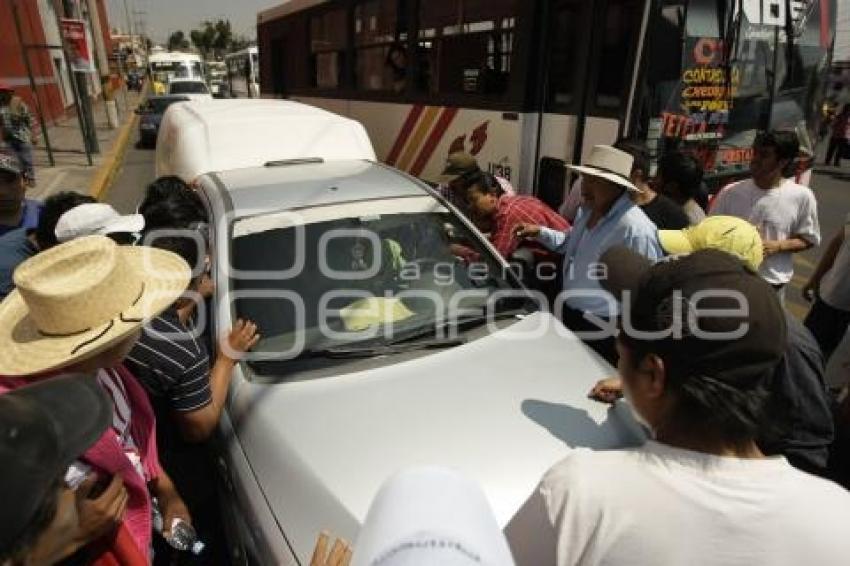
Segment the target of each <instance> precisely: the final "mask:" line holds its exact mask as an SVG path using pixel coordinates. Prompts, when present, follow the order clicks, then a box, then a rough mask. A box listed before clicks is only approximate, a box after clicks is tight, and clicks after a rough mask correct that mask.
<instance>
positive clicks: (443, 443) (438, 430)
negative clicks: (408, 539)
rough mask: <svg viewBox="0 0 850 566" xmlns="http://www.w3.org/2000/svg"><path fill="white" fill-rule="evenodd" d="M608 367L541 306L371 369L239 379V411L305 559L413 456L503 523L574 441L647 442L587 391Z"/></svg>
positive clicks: (355, 519)
mask: <svg viewBox="0 0 850 566" xmlns="http://www.w3.org/2000/svg"><path fill="white" fill-rule="evenodd" d="M613 373H614V370H613V368H612V367H611V366H610V365H608V364H607V363H606V362H605V361H603V360H602V358H600V357H599V356H598V355H597V354H595V353H594V352H592V351H591V350H590V349H588V348H587V347H586V346H584V345H583V344H582V343H581V341H579V340H578V338H576V337H575V336H574V335H573V334H572V333H571V332H569V331H568V330H566V329H565V328H564V327H563V326H562V325H561V323H560V322H558V321H557V320H556V319H555V318H554V317H552V316H551V315H549V314H548V313H536V314H533V315H530V316H527V317H525V318H524V319H523V320H520V321H518V322H516V323H514V324H512V325H510V326H509V327H507V328H503V329H501V330H498V331H496V332H493V333H491V334H488V335H486V336H484V337H482V338H479V339H477V340H474V341H471V342H469V343H467V344H464V345H462V346H458V347H455V348H452V349H449V350H442V351H439V352H437V353H434V354H430V355H426V356H423V357H419V358H416V359H413V360H408V361H404V362H401V363H397V364H392V365H385V366H383V367H377V368H374V369H370V370H368V371H360V372H356V373H348V374H344V375H338V376H334V377H328V378H321V379H317V380H313V381H302V382H292V383H283V384H275V385H259V384H253V383H249V382H246V381H243V380H241V379H240V380H239V384H238V385H237V386H235V388H234V391H233V392H234V396H233V397H232V399H231V406H230V413H231V419H232V420H233V422H234V424H235V425H236V431H237V436H238V437H239V440H240V442H241V444H242V447H243V449H244V451H245V453H246V455H247V457H248V459H249V461H250V463H251V467H252V468H253V470H254V473H255V475H256V478H257V480H258V482H259V484H260V486H261V488H262V489H263V491H264V494H265V496H266V499H267V501H268V503H269V505H270V506H271V510H272V512H273V513H274V514H275V517H276V519H277V521H278V523H279V525H280V526H281V529H282V530H283V532H284V535H285V536H286V538H287V540H288V541H289V544H290V545H291V546H292V548H293V549H294V550H295V552H296V554H297V555H298V557H299V558H300V559H301V560H302V561H307V560H309V556H310V553H311V552H312V550H313V545H314V542H315V539H316V535H317V534H318V533H319V532H320V531H321V530H323V529H328V530H331V531H332V532H333V533H334V534H335V535H338V536H345V537H349V540H354V538H355V537H356V534H357V530H358V528H359V526H360V524H362V521H363V519H364V518H365V515H366V512H367V511H368V508H369V504H370V502H371V500H372V498H373V496H374V495H375V493H376V492H377V490H378V488H379V487H380V485H381V484H382V482H383V481H384V480H385V479H386V478H387V477H388V476H390V475H391V474H393V473H395V472H397V471H399V470H401V469H403V468H406V467H410V466H415V465H426V464H435V465H442V466H447V467H450V468H453V469H456V470H459V471H460V472H461V473H463V474H465V475H466V476H468V477H470V478H472V479H474V480H475V481H477V482H478V483H479V484H480V485H481V487H482V488H483V489H484V492H485V493H486V495H487V497H488V499H489V501H490V504H491V505H492V507H493V510H494V512H495V514H496V517H497V519H498V521H499V524H500V525H501V526H502V527H504V526H505V525H506V524H507V523H508V522H509V521H510V519H511V518H512V517H513V515H514V514H515V513H516V511H517V510H518V509H519V507H520V506H521V505H522V504H523V503H524V502H525V500H526V499H527V498H528V496H529V495H530V494H531V493H532V491H533V490H534V488H535V486H536V485H537V483H538V482H539V480H540V479H541V477H542V475H543V473H544V472H545V471H546V470H547V469H548V468H549V467H551V466H552V465H553V464H555V463H556V462H557V461H559V460H560V459H561V458H563V457H564V456H565V455H566V454H567V453H568V451H569V450H570V448H571V447H578V446H587V447H593V448H612V447H619V446H625V445H634V444H637V443H639V442H641V440H642V432H641V430H640V428H639V427H638V425H637V424H636V423H635V422H634V420H633V419H632V418H631V414H630V411H629V409H628V407H626V406H623V404H618V405H617V406H615V407H608V406H606V405H603V404H601V403H597V402H594V401H591V400H589V399H588V398H587V393H588V391H589V390H590V389H591V387H592V386H593V385H594V384H595V383H596V382H597V381H598V380H599V379H602V378H605V377H609V376H611V375H612V374H613Z"/></svg>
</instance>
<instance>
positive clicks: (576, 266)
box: [517, 145, 664, 365]
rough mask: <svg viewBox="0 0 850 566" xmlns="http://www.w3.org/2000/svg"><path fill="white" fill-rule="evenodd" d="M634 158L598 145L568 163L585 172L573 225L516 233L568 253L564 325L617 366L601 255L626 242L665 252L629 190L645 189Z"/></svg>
mask: <svg viewBox="0 0 850 566" xmlns="http://www.w3.org/2000/svg"><path fill="white" fill-rule="evenodd" d="M632 163H633V157H632V156H631V155H629V154H628V153H626V152H624V151H621V150H619V149H616V148H613V147H611V146H606V145H597V146H595V147H594V148H593V149H592V150H591V152H590V155H589V156H588V159H587V162H586V164H585V165H584V166H569V167H570V169H573V170H575V171H578V172H579V173H581V175H582V188H581V191H582V198H583V200H584V204H583V205H582V207H581V208H580V209H579V212H578V215H577V216H576V220H575V223H574V224H573V228H572V230H570V231H568V232H557V231H555V230H551V229H549V228H545V227H540V226H535V225H529V224H526V225H522V226H519V227H517V235H519V236H524V237H529V238H535V239H536V240H537V241H538V242H540V243H541V244H543V245H544V246H546V247H547V248H549V249H550V250H552V251H553V252H556V253H560V254H563V255H564V289H563V291H562V292H561V294H560V296H559V300H558V301H557V302H556V304H555V307H556V308H555V311H556V312H557V310H558V309H559V308H560V307H562V308H561V311H562V319H563V321H564V324H565V325H566V326H567V327H568V328H569V329H570V330H572V331H573V332H576V334H577V335H578V336H579V337H580V338H581V339H582V340H584V342H585V343H586V344H587V345H588V346H590V347H591V348H593V349H594V350H596V352H597V353H599V354H600V355H601V356H602V357H603V358H605V359H606V360H608V361H609V362H610V363H611V364H612V365H616V361H617V353H616V348H615V342H614V336H615V332H616V328H617V324H616V318H617V316H618V315H619V306H618V303H617V300H616V299H615V298H614V297H612V296H611V295H610V294H609V293H608V292H607V291H605V290H604V289H603V288H602V286H601V285H600V281H602V280H604V279H605V278H606V270H605V266H604V265H602V264H600V263H599V256H600V255H602V253H603V252H605V250H607V249H608V248H610V247H612V246H617V245H622V246H626V247H628V248H630V249H632V250H634V251H635V252H637V253H640V254H642V255H644V256H646V257H647V258H649V259H651V260H655V259H658V258H660V257H662V256H663V255H664V254H663V252H662V250H661V246H660V245H659V243H658V235H657V228H656V226H655V224H653V223H652V221H651V220H650V219H649V218H648V217H647V216H646V214H644V213H643V211H642V210H641V209H640V207H638V206H637V205H636V204H635V203H634V202H633V201H632V199H631V198H629V194H628V191H635V192H640V189H638V188H637V187H636V186H635V184H634V183H633V182H632V181H631V180H630V178H629V177H630V175H631V172H632Z"/></svg>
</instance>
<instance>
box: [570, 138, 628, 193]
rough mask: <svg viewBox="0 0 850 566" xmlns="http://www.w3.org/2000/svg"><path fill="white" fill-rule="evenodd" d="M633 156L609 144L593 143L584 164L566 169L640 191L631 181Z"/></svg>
mask: <svg viewBox="0 0 850 566" xmlns="http://www.w3.org/2000/svg"><path fill="white" fill-rule="evenodd" d="M634 161H635V159H634V157H632V156H631V155H629V154H628V153H626V152H625V151H622V150H619V149H617V148H615V147H611V146H610V145H595V146H593V149H591V150H590V155H588V156H587V160H586V161H585V163H584V165H567V169H572V170H573V171H578V172H579V173H581V174H583V175H592V176H594V177H600V178H602V179H605V180H608V181H611V182H612V183H616V184H617V185H620V186H621V187H625V188H627V189H628V190H630V191H634V192H636V193H642V192H643V191H642V190H640V189H639V188H637V187H636V186H635V185H634V183H632V182H631V180H630V177H631V174H632V165H633V164H634Z"/></svg>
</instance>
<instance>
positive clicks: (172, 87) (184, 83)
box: [168, 78, 213, 101]
mask: <svg viewBox="0 0 850 566" xmlns="http://www.w3.org/2000/svg"><path fill="white" fill-rule="evenodd" d="M168 94H181V95H183V96H186V97H188V98H189V99H190V100H200V101H204V100H212V98H213V97H212V93H210V88H209V87H208V86H207V83H205V82H204V81H202V80H198V79H177V78H174V79H171V81H170V82H169V83H168Z"/></svg>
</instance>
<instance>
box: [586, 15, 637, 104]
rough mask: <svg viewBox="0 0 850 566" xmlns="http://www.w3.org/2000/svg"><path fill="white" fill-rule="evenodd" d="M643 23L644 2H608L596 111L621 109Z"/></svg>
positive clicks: (597, 85)
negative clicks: (637, 39)
mask: <svg viewBox="0 0 850 566" xmlns="http://www.w3.org/2000/svg"><path fill="white" fill-rule="evenodd" d="M642 20H643V1H641V0H609V2H608V5H607V6H606V10H605V14H604V18H603V27H602V30H603V31H602V34H601V38H600V45H599V54H598V57H597V61H598V62H599V63H598V69H599V71H598V75H597V79H596V95H595V100H594V102H595V106H596V108H597V109H607V110H618V109H620V108H621V107H623V106H624V100H625V98H626V96H627V93H626V91H627V89H628V88H629V79H630V78H631V73H632V70H633V67H634V65H633V64H632V61H633V59H634V51H635V49H636V44H637V42H636V38H637V36H638V33H639V32H640V26H641V22H642Z"/></svg>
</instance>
